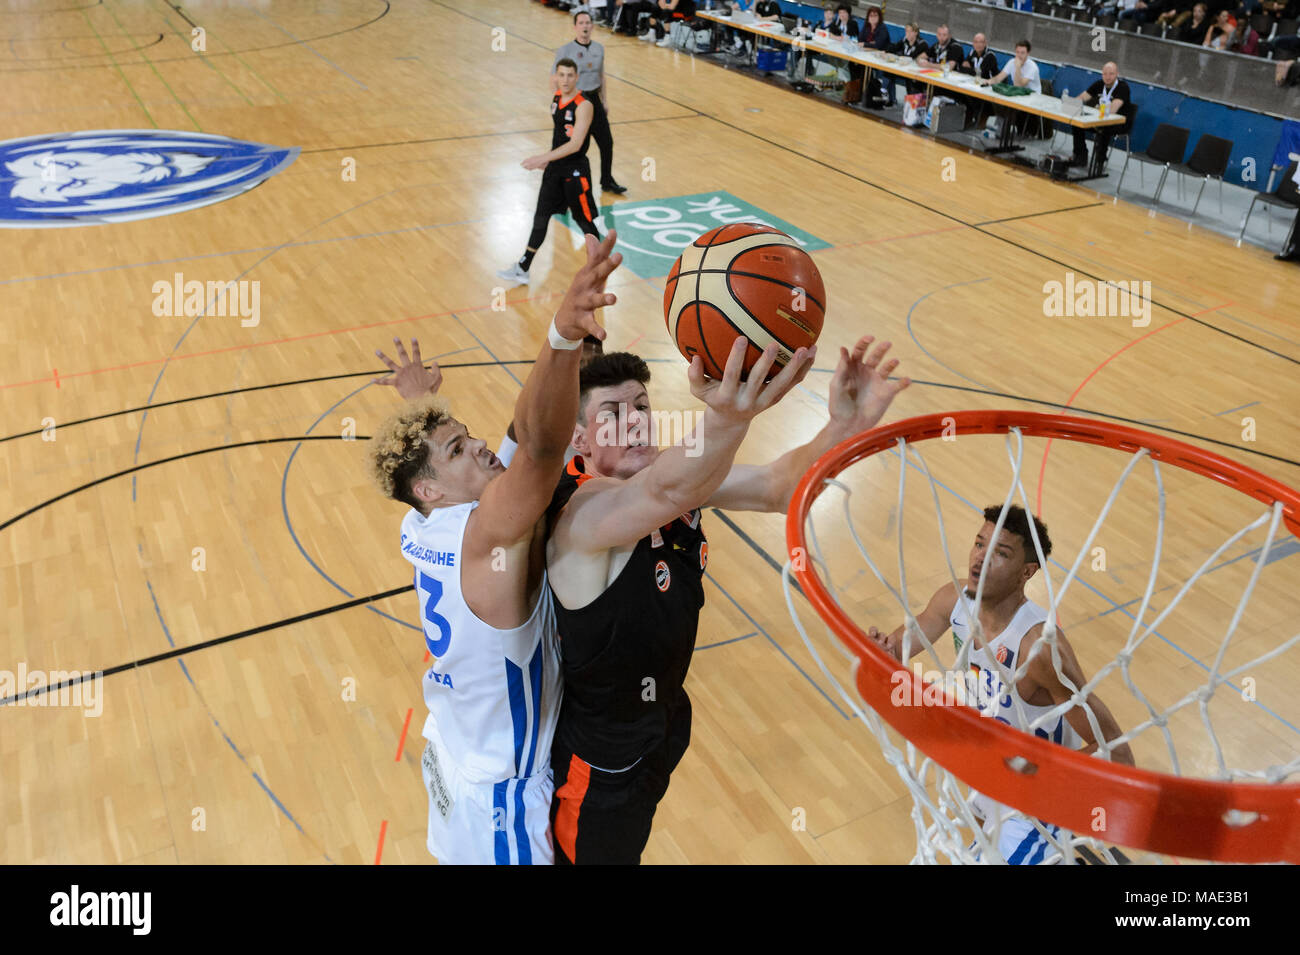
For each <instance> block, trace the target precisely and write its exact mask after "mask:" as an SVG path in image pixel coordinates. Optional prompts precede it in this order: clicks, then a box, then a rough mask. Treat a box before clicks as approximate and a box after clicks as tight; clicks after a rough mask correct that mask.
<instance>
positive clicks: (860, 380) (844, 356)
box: [828, 335, 912, 434]
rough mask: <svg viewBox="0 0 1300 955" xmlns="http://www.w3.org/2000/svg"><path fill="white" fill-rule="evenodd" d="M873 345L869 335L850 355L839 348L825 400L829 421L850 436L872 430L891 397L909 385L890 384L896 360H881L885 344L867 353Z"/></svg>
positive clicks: (907, 380) (905, 380)
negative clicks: (836, 362) (838, 357)
mask: <svg viewBox="0 0 1300 955" xmlns="http://www.w3.org/2000/svg"><path fill="white" fill-rule="evenodd" d="M873 341H875V339H874V338H873V337H872V336H871V335H864V336H863V337H862V338H859V339H858V342H857V344H856V345H854V346H853V351H852V352H851V353H850V352H849V350H848V349H846V348H841V349H840V363H839V364H838V365H837V366H836V367H835V374H834V376H833V377H832V378H831V387H830V394H829V396H828V398H829V402H828V404H829V408H830V413H831V421H832V422H834V423H835V425H836V426H837V427H842V428H843V429H844V430H846V431H849V432H852V433H853V434H858V433H859V432H862V431H869V430H871V429H872V428H874V427H875V426H876V425H877V424H878V423H879V422H880V419H881V418H882V417H883V416H884V414H885V411H886V409H888V408H889V405H890V402H892V401H893V400H894V397H895V396H896V395H897V394H898V393H899V392H900V391H902V390H903V389H904V388H906V387H907V386H908V385H910V384H911V383H912V379H910V378H896V379H894V380H892V381H891V380H890V378H889V374H890V372H892V371H893V370H894V369H895V368H897V367H898V359H897V358H891V359H889V360H887V361H886V360H885V356H886V355H887V354H888V352H889V346H890V343H889V342H881V343H880V344H879V345H877V346H876V347H875V349H874V350H872V351H871V352H870V353H868V351H867V349H869V348H871V343H872V342H873Z"/></svg>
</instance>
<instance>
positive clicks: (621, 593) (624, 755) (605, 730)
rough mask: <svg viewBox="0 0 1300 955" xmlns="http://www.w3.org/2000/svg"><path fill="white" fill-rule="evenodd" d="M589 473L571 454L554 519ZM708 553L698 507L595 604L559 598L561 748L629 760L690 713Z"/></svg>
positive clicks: (608, 763) (611, 765)
mask: <svg viewBox="0 0 1300 955" xmlns="http://www.w3.org/2000/svg"><path fill="white" fill-rule="evenodd" d="M589 478H590V475H588V474H586V473H585V471H584V468H583V462H582V458H581V457H576V458H574V459H573V460H572V461H570V462H569V464H568V465H567V466H566V468H565V471H564V476H563V477H562V478H561V479H560V483H559V486H558V487H557V488H556V490H555V495H554V497H553V498H552V499H551V506H550V508H549V510H548V511H547V520H548V523H549V526H552V527H553V526H554V524H555V520H556V518H557V517H558V516H559V513H560V511H561V510H563V509H564V506H565V505H566V504H567V503H568V502H569V498H571V497H572V496H573V493H574V492H575V491H576V490H577V489H578V487H579V485H581V484H582V483H583V482H584V481H586V480H588V479H589ZM707 561H708V541H707V540H706V539H705V536H704V531H703V529H702V528H701V526H700V512H699V510H698V509H697V510H694V511H691V512H690V513H689V514H683V515H681V516H680V517H678V518H675V519H674V520H673V521H672V522H671V523H669V524H665V525H664V526H663V527H661V528H659V529H658V530H656V531H654V532H653V533H651V534H650V535H649V536H648V537H644V538H642V539H641V540H640V541H638V542H637V545H636V548H635V549H634V550H633V552H632V555H631V557H629V558H628V561H627V565H626V566H625V567H624V568H623V570H622V571H621V572H620V573H619V575H618V577H617V578H615V580H614V582H613V583H612V584H610V585H609V586H608V587H607V588H606V589H605V592H604V593H602V594H601V595H600V596H599V597H597V598H596V599H595V600H593V601H592V602H591V603H589V604H587V606H585V607H582V608H581V609H578V610H566V609H565V608H564V607H563V606H562V605H561V604H560V601H559V600H558V599H557V600H556V601H555V621H556V625H557V627H558V629H559V633H560V654H561V657H562V659H563V667H564V702H563V703H562V704H561V707H560V720H559V724H558V725H557V727H556V736H555V739H556V746H557V747H564V748H566V749H567V751H568V752H571V753H574V754H577V756H578V757H579V758H581V759H582V760H584V761H585V762H587V763H589V764H591V765H593V766H596V767H598V768H602V769H610V770H617V769H623V768H625V767H627V766H630V765H632V764H633V763H635V762H636V761H637V760H638V759H640V758H641V757H642V756H643V755H645V754H646V753H647V752H649V751H651V750H652V749H654V748H655V747H657V746H659V745H660V744H661V743H662V742H663V741H664V740H665V739H666V738H667V736H668V733H669V728H670V726H671V725H672V723H673V721H674V718H675V717H676V716H677V715H679V711H681V710H683V709H685V711H686V713H689V706H690V701H689V700H688V699H687V697H686V690H685V689H684V687H683V684H684V683H685V681H686V671H687V670H688V669H689V668H690V664H691V654H692V653H693V652H694V650H695V633H696V629H697V628H698V626H699V622H700V608H702V607H703V606H704V581H703V578H704V567H705V564H706V563H707ZM683 715H684V714H683Z"/></svg>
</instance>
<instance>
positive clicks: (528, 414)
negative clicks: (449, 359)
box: [467, 230, 622, 549]
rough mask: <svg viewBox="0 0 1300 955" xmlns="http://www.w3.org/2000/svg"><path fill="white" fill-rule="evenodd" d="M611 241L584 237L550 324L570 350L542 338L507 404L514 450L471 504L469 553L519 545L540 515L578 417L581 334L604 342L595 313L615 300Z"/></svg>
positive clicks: (612, 235)
mask: <svg viewBox="0 0 1300 955" xmlns="http://www.w3.org/2000/svg"><path fill="white" fill-rule="evenodd" d="M617 239H618V236H617V235H616V234H615V233H614V232H613V230H611V231H610V232H609V234H608V235H606V236H605V240H604V241H603V242H601V243H600V244H599V245H598V244H597V243H596V239H595V237H594V236H587V237H586V243H587V264H586V265H584V266H583V267H582V268H581V269H579V270H578V274H577V275H576V276H574V279H573V282H572V284H571V285H570V286H569V291H568V292H567V293H566V294H565V296H564V301H562V302H561V303H560V308H559V311H557V312H556V313H555V320H554V326H555V328H554V330H555V332H556V333H558V335H559V336H560V337H561V338H563V339H567V340H568V341H570V342H573V343H575V344H576V345H577V347H574V348H556V347H555V346H554V345H553V344H552V343H551V341H550V340H548V341H547V342H546V344H544V345H543V346H542V350H541V352H540V353H539V355H538V356H537V361H536V363H534V365H533V368H532V370H531V371H530V372H529V374H528V379H527V380H526V381H525V382H524V390H523V391H522V392H521V393H520V395H519V399H518V401H517V402H516V403H515V417H514V424H515V433H516V435H517V436H518V439H519V450H518V451H516V452H515V456H514V460H513V461H512V462H511V464H510V467H509V468H508V469H506V471H505V472H504V473H503V474H501V475H499V476H497V477H496V478H494V479H493V480H492V481H491V482H490V483H489V484H488V486H487V489H486V490H485V491H484V492H483V496H482V498H480V501H479V510H480V511H481V512H482V513H481V514H480V516H479V519H478V520H476V521H475V522H474V524H473V525H472V527H473V528H475V530H474V531H473V533H472V542H467V543H472V545H473V546H474V547H475V548H476V549H480V548H481V549H491V548H492V547H495V546H497V545H508V544H512V543H515V542H517V541H519V540H520V539H522V538H523V537H525V536H527V535H529V534H531V533H532V531H533V528H534V527H535V526H536V524H537V521H538V520H539V519H540V518H541V516H542V515H543V514H545V513H546V508H547V505H549V504H550V502H551V495H552V494H553V493H554V491H555V482H556V481H558V480H559V476H560V469H561V468H562V467H563V466H564V452H565V450H566V449H567V448H568V446H569V439H570V438H571V437H572V436H573V424H574V422H575V421H577V420H578V363H579V361H580V359H581V357H582V347H581V344H582V339H583V337H584V336H586V335H595V336H596V337H597V338H600V339H602V340H603V339H604V337H605V330H604V329H603V328H601V327H600V325H598V324H597V323H596V314H595V313H596V309H598V308H603V307H605V306H607V305H613V304H614V303H615V301H617V299H616V298H615V296H614V295H613V294H611V293H609V292H606V291H605V281H606V279H608V278H609V275H610V273H611V272H613V271H614V269H616V268H617V267H618V265H619V263H620V262H621V261H622V256H621V255H619V254H618V253H614V252H613V249H614V243H615V242H616V241H617ZM611 253H613V254H611ZM561 344H562V343H561Z"/></svg>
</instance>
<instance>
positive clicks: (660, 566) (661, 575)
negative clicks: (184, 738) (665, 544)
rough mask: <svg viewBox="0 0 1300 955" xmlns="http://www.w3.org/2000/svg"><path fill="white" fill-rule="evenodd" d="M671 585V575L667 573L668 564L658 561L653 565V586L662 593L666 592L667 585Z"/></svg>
mask: <svg viewBox="0 0 1300 955" xmlns="http://www.w3.org/2000/svg"><path fill="white" fill-rule="evenodd" d="M671 583H672V574H670V573H669V572H668V562H667V561H663V560H661V561H659V563H657V564H655V586H656V587H658V588H659V590H660V591H661V592H663V593H667V592H668V585H669V584H671Z"/></svg>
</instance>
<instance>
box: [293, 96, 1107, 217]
mask: <svg viewBox="0 0 1300 955" xmlns="http://www.w3.org/2000/svg"><path fill="white" fill-rule="evenodd" d="M699 118H700V114H699V113H691V114H690V115H689V116H651V117H648V118H646V119H622V120H617V121H616V122H613V123H610V124H609V125H611V126H632V125H634V124H636V123H666V122H668V121H670V120H674V119H699ZM549 132H552V127H549V126H548V127H546V128H545V129H542V128H540V127H539V128H537V129H506V130H502V131H501V132H496V133H474V134H472V135H466V136H431V137H429V138H428V139H402V140H398V141H397V142H391V143H359V144H357V145H355V146H320V147H318V148H316V149H304V150H302V155H304V156H306V155H309V154H311V153H334V152H342V151H345V150H349V149H386V148H388V147H395V146H422V145H424V144H425V143H450V142H456V141H457V140H461V139H491V138H493V137H499V136H525V135H534V134H536V133H549ZM1101 204H1102V203H1098V205H1101Z"/></svg>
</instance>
